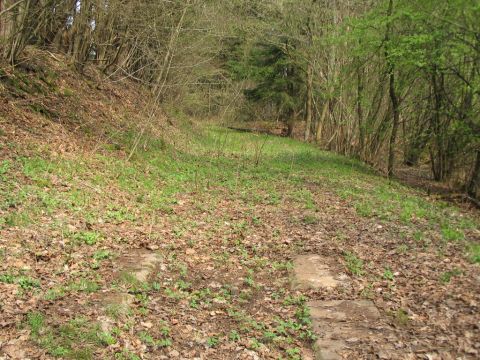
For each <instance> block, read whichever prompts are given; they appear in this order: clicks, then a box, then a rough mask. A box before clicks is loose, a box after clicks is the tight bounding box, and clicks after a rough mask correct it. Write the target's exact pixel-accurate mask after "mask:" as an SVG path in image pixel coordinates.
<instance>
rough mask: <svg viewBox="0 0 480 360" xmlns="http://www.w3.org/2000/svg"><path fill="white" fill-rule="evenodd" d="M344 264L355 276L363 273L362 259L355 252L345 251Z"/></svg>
mask: <svg viewBox="0 0 480 360" xmlns="http://www.w3.org/2000/svg"><path fill="white" fill-rule="evenodd" d="M344 259H345V265H346V266H347V269H348V271H349V272H350V273H351V274H352V275H355V276H362V275H363V273H364V269H363V260H362V259H359V258H358V257H357V256H356V255H355V254H353V253H350V252H346V253H345V254H344Z"/></svg>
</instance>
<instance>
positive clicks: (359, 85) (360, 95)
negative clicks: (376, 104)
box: [357, 65, 365, 159]
mask: <svg viewBox="0 0 480 360" xmlns="http://www.w3.org/2000/svg"><path fill="white" fill-rule="evenodd" d="M362 77H363V71H362V69H361V67H360V65H359V66H358V68H357V121H358V137H359V139H358V141H359V149H358V155H359V157H360V159H364V158H365V154H364V152H365V125H364V123H363V105H362V102H363V79H362Z"/></svg>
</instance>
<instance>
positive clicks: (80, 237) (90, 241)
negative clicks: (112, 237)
mask: <svg viewBox="0 0 480 360" xmlns="http://www.w3.org/2000/svg"><path fill="white" fill-rule="evenodd" d="M101 238H102V235H101V234H100V233H98V232H96V231H83V232H79V233H76V234H75V235H74V239H75V240H77V241H80V242H83V243H85V244H86V245H90V246H92V245H95V244H96V243H97V242H98V241H99V240H100V239H101Z"/></svg>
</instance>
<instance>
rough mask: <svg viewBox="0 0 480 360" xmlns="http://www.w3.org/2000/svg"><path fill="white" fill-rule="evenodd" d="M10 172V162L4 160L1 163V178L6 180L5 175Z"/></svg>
mask: <svg viewBox="0 0 480 360" xmlns="http://www.w3.org/2000/svg"><path fill="white" fill-rule="evenodd" d="M9 170H10V161H9V160H3V161H2V162H0V178H1V179H3V180H5V175H6V174H7V173H8V171H9Z"/></svg>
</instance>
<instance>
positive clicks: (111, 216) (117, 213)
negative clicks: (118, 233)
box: [106, 208, 136, 224]
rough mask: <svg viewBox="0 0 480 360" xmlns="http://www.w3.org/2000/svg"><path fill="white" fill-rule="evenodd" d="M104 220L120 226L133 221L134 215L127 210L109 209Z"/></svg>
mask: <svg viewBox="0 0 480 360" xmlns="http://www.w3.org/2000/svg"><path fill="white" fill-rule="evenodd" d="M106 219H107V220H109V221H110V222H112V223H114V224H121V223H123V222H126V221H135V220H136V218H135V215H133V214H132V213H130V212H129V211H128V210H127V209H115V208H113V209H110V210H108V211H107V213H106Z"/></svg>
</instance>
